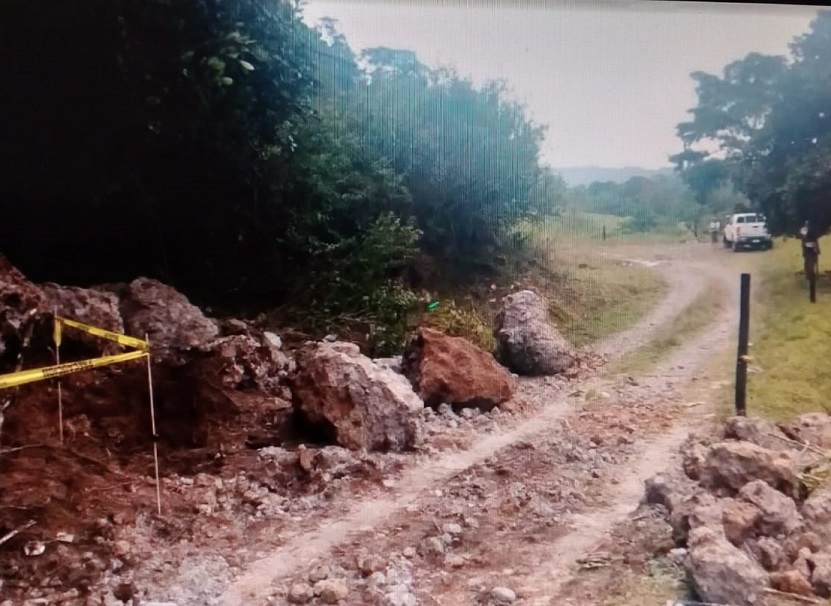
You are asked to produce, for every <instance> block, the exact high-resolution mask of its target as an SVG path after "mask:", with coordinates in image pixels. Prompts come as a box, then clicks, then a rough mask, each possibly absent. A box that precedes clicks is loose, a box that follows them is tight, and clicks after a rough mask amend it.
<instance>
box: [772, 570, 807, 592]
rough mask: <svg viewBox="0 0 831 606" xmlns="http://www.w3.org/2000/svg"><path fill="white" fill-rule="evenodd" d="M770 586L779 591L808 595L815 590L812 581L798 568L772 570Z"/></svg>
mask: <svg viewBox="0 0 831 606" xmlns="http://www.w3.org/2000/svg"><path fill="white" fill-rule="evenodd" d="M770 586H771V587H772V588H773V589H775V590H777V591H782V592H784V593H791V594H793V595H802V596H806V597H807V596H810V595H811V593H812V592H813V588H812V587H811V581H809V580H808V579H807V578H806V577H805V575H804V574H802V573H801V572H800V571H798V570H786V571H784V572H772V573H771V574H770Z"/></svg>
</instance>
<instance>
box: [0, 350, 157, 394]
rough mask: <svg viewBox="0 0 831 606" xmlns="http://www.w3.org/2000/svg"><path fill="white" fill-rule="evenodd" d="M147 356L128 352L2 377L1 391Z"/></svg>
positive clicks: (0, 382) (0, 376)
mask: <svg viewBox="0 0 831 606" xmlns="http://www.w3.org/2000/svg"><path fill="white" fill-rule="evenodd" d="M147 355H148V354H147V352H144V351H128V352H127V353H123V354H118V355H115V356H104V357H103V358H93V359H91V360H81V361H80V362H67V363H65V364H57V365H55V366H47V367H46V368H35V369H32V370H24V371H22V372H15V373H11V374H8V375H0V389H7V388H9V387H17V386H18V385H25V384H26V383H34V382H36V381H44V380H46V379H54V378H55V377H62V376H64V375H68V374H72V373H75V372H80V371H82V370H88V369H90V368H99V367H101V366H109V365H110V364H118V363H119V362H127V361H129V360H135V359H137V358H143V357H145V356H147Z"/></svg>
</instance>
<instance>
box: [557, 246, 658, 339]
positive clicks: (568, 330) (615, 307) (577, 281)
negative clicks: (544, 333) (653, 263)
mask: <svg viewBox="0 0 831 606" xmlns="http://www.w3.org/2000/svg"><path fill="white" fill-rule="evenodd" d="M580 259H584V260H582V261H581V260H580ZM575 261H576V263H575ZM553 263H554V266H555V267H559V268H560V269H559V272H558V273H559V276H560V287H559V288H558V289H556V291H555V296H554V297H553V298H552V300H551V305H550V312H551V316H552V318H553V320H554V321H555V323H556V324H557V325H558V327H559V329H560V330H561V331H562V332H563V334H564V335H565V337H566V338H567V339H568V340H569V341H571V342H572V343H573V344H575V345H577V346H583V345H587V344H589V343H594V342H596V341H599V340H601V339H603V338H605V337H608V336H611V335H613V334H616V333H619V332H622V331H624V330H626V329H628V328H630V327H632V326H633V325H634V324H636V323H637V322H638V320H640V319H641V318H643V317H644V315H646V313H647V312H648V311H649V310H650V309H652V308H653V307H654V306H655V305H656V304H657V303H658V302H659V301H660V300H661V299H662V298H663V296H664V295H665V294H666V292H667V285H666V283H665V282H664V281H663V279H662V278H661V276H660V275H659V274H657V273H656V272H654V271H652V270H650V269H647V268H645V267H641V266H637V265H625V264H623V263H621V262H618V261H612V260H609V259H606V258H598V257H597V256H592V255H590V254H588V253H585V254H584V255H581V254H580V253H576V254H575V255H574V256H573V257H572V258H571V259H567V260H566V261H560V262H559V264H558V261H557V258H556V257H555V258H554V261H553Z"/></svg>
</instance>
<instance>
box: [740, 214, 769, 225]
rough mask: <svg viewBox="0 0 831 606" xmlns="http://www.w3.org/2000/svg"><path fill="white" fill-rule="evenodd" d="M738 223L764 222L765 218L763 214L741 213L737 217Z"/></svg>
mask: <svg viewBox="0 0 831 606" xmlns="http://www.w3.org/2000/svg"><path fill="white" fill-rule="evenodd" d="M736 222H737V223H764V222H765V218H764V217H763V216H762V215H740V216H738V217H736Z"/></svg>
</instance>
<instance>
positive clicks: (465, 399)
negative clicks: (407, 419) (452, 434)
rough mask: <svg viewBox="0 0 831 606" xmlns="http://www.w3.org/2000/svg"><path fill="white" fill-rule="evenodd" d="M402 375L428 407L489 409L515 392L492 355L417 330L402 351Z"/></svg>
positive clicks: (461, 341) (463, 342)
mask: <svg viewBox="0 0 831 606" xmlns="http://www.w3.org/2000/svg"><path fill="white" fill-rule="evenodd" d="M402 372H403V374H404V375H405V376H406V377H407V378H408V379H409V380H410V383H412V385H413V387H414V389H415V391H416V393H418V395H419V396H420V397H421V398H422V399H423V400H424V403H425V404H427V405H428V406H432V407H435V406H438V405H440V404H442V403H443V402H446V403H448V404H454V405H457V406H470V407H480V408H483V409H491V408H493V407H494V406H497V405H499V404H501V403H502V402H505V401H506V400H508V399H510V398H511V396H513V394H514V392H515V391H516V382H515V381H514V378H513V377H512V376H511V374H510V373H509V372H508V371H507V370H505V369H504V368H503V367H502V366H500V365H499V364H498V363H497V362H496V360H494V358H493V356H492V355H491V354H489V353H487V352H485V351H483V350H481V349H479V348H478V347H476V346H475V345H473V344H472V343H470V342H468V341H466V340H465V339H463V338H461V337H450V336H447V335H445V334H444V333H441V332H439V331H437V330H433V329H431V328H424V327H422V328H419V330H418V333H417V334H416V336H415V338H414V339H412V340H411V341H410V342H409V344H408V345H407V348H406V350H405V352H404V355H403V359H402Z"/></svg>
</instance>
